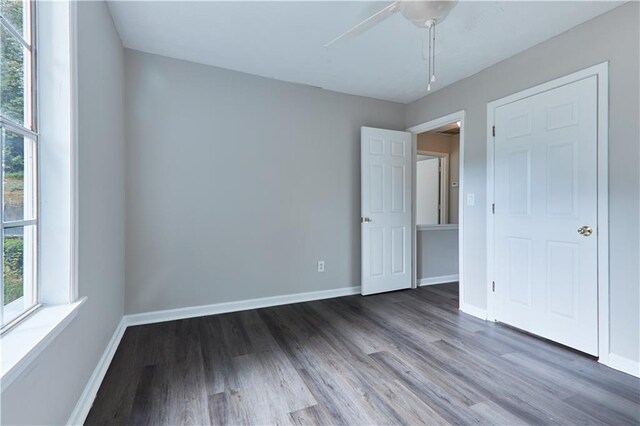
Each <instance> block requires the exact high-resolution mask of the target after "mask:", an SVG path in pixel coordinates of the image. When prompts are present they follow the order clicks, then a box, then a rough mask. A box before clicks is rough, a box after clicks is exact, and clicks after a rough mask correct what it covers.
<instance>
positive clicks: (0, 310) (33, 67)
mask: <svg viewBox="0 0 640 426" xmlns="http://www.w3.org/2000/svg"><path fill="white" fill-rule="evenodd" d="M22 4H23V7H24V9H23V10H24V11H23V13H24V14H25V15H26V18H23V31H22V32H20V31H19V30H17V29H16V28H15V27H14V26H13V25H12V24H11V22H10V21H9V20H8V19H6V18H5V17H4V16H3V15H2V14H0V26H2V27H3V28H4V29H5V30H6V31H7V32H8V33H9V34H10V35H11V36H12V37H13V38H15V39H16V41H17V42H18V43H19V44H20V45H21V46H22V48H23V52H24V55H25V60H26V57H27V56H28V60H29V71H28V73H29V74H28V78H25V79H24V82H23V85H24V87H23V90H24V95H23V96H24V109H25V110H28V111H26V112H28V115H26V114H25V116H24V117H25V119H23V121H24V123H23V124H20V123H17V122H15V121H14V120H12V119H11V118H10V117H7V116H5V115H2V114H1V113H0V132H1V133H0V137H2V139H3V141H2V142H3V146H4V133H5V131H9V132H11V133H14V134H17V135H19V136H20V137H22V138H23V139H24V141H25V144H26V141H27V140H28V141H32V143H33V147H34V148H33V153H32V154H33V162H32V167H33V169H34V170H33V171H32V172H33V180H32V182H29V186H30V187H31V188H32V189H33V218H31V219H24V217H23V218H22V220H18V221H8V222H5V218H4V170H1V171H0V172H2V173H3V182H2V187H3V188H2V190H1V191H0V206H2V208H1V209H0V241H1V242H2V250H0V264H1V265H2V273H1V274H0V282H2V286H1V288H0V336H1V335H3V334H4V333H6V332H7V331H9V330H10V329H12V328H13V327H15V326H16V325H17V324H19V323H20V322H22V321H23V320H24V319H25V318H27V317H29V316H30V315H31V314H33V313H34V312H35V311H37V310H38V308H40V307H41V306H42V304H41V301H40V286H39V279H38V277H39V275H40V226H39V225H40V216H39V213H40V202H39V200H40V197H39V192H40V191H39V188H40V181H39V175H40V173H39V170H40V167H39V155H38V154H39V151H40V143H39V142H40V137H39V136H40V135H39V133H38V84H37V83H38V80H37V76H38V73H37V71H38V67H37V40H38V38H37V25H36V24H37V20H36V1H34V0H23V1H22ZM26 25H28V28H26V27H25V26H26ZM25 36H26V37H27V38H25ZM25 146H26V145H25ZM25 151H26V150H25ZM2 153H3V154H4V149H3V148H2ZM25 159H26V156H25ZM26 167H27V166H26V164H25V169H26ZM27 179H28V178H27V173H25V177H24V184H23V191H25V189H24V188H26V187H27ZM27 226H35V236H34V238H33V243H34V244H35V248H34V250H32V252H33V259H32V264H33V270H32V284H30V285H32V287H33V288H32V291H33V296H32V298H33V303H32V304H30V305H29V306H28V307H26V308H25V309H23V310H22V312H21V313H20V314H19V315H17V316H16V317H15V318H13V319H11V320H10V321H7V322H6V323H5V322H4V311H5V304H4V237H5V229H11V228H20V227H22V229H23V230H24V229H25V228H26V227H27ZM24 235H25V233H24V232H23V244H25V242H26V241H27V239H25V237H24ZM26 252H27V250H24V246H23V265H24V257H25V253H26ZM23 268H24V266H23ZM25 275H26V273H25V271H24V269H23V280H24V277H25ZM23 286H24V281H23ZM23 288H24V287H23ZM22 297H24V293H23V296H22ZM16 300H19V299H16Z"/></svg>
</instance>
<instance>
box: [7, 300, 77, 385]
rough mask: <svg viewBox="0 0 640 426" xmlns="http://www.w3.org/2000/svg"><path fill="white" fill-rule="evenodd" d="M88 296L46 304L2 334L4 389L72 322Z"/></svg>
mask: <svg viewBox="0 0 640 426" xmlns="http://www.w3.org/2000/svg"><path fill="white" fill-rule="evenodd" d="M86 299H87V298H86V297H84V298H82V299H80V300H78V301H76V302H74V303H69V304H65V305H50V306H43V307H42V308H40V309H38V311H37V312H35V313H34V314H33V315H31V316H30V317H29V318H27V319H25V320H24V321H22V322H21V323H20V324H18V325H16V326H15V327H14V328H13V329H11V330H10V331H8V332H7V333H5V334H4V335H3V336H2V337H1V338H0V352H1V358H2V361H1V363H2V366H1V367H2V370H1V372H0V383H1V384H2V386H1V389H2V391H4V390H5V389H6V388H7V387H8V386H9V385H10V384H11V383H12V382H13V381H14V380H15V379H16V378H17V377H18V376H20V374H21V373H22V372H23V371H24V370H25V369H26V368H27V367H28V366H29V364H31V363H32V362H33V360H35V359H36V358H37V356H38V355H39V354H40V353H41V352H42V351H43V350H44V349H45V348H46V347H47V346H48V345H49V343H51V342H52V341H53V339H54V338H55V337H56V336H57V335H58V334H60V332H61V331H62V330H64V329H65V328H66V327H67V325H69V324H70V323H71V320H72V319H73V318H74V317H75V316H76V314H77V313H78V308H79V307H80V306H81V305H82V304H83V303H84V302H85V300H86Z"/></svg>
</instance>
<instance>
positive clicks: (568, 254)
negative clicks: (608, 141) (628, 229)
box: [494, 76, 598, 355]
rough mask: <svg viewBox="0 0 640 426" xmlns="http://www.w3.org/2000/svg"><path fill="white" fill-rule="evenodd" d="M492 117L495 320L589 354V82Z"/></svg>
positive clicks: (593, 253) (592, 134)
mask: <svg viewBox="0 0 640 426" xmlns="http://www.w3.org/2000/svg"><path fill="white" fill-rule="evenodd" d="M494 120H495V126H496V136H495V139H494V143H495V147H494V148H495V149H494V152H495V204H496V205H495V219H494V232H495V234H494V243H495V247H494V250H495V278H496V282H495V296H496V319H497V320H498V321H501V322H504V323H507V324H510V325H513V326H515V327H518V328H521V329H523V330H526V331H529V332H531V333H534V334H538V335H540V336H543V337H546V338H548V339H551V340H554V341H557V342H559V343H562V344H565V345H567V346H570V347H573V348H575V349H578V350H581V351H583V352H587V353H589V354H592V355H597V346H598V327H597V326H598V317H597V315H598V306H597V302H598V298H597V293H598V284H597V232H596V231H597V229H596V225H597V195H598V194H597V77H595V76H593V77H590V78H587V79H584V80H581V81H578V82H575V83H571V84H568V85H565V86H562V87H559V88H556V89H553V90H550V91H547V92H544V93H540V94H538V95H535V96H531V97H529V98H525V99H521V100H519V101H516V102H513V103H510V104H507V105H503V106H501V107H499V108H496V110H495V116H494ZM582 226H589V227H591V228H592V229H593V234H592V235H590V236H583V235H581V234H579V233H578V232H577V231H578V229H579V228H581V227H582Z"/></svg>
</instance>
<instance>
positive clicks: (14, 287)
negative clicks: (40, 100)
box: [0, 0, 25, 305]
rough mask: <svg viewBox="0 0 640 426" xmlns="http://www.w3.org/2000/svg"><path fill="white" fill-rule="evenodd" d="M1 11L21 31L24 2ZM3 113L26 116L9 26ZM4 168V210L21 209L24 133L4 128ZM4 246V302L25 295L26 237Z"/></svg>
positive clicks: (4, 44)
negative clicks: (24, 246) (24, 241)
mask: <svg viewBox="0 0 640 426" xmlns="http://www.w3.org/2000/svg"><path fill="white" fill-rule="evenodd" d="M0 10H1V11H2V15H3V16H4V17H5V18H6V19H7V20H8V21H9V22H10V23H11V24H12V25H13V26H14V28H15V29H17V30H18V31H22V21H23V3H22V2H21V1H14V0H0ZM0 50H1V55H0V56H1V57H0V81H1V87H0V106H1V110H0V113H1V114H2V115H3V116H5V117H7V118H9V119H11V120H13V121H15V122H17V123H18V124H22V123H23V120H24V84H25V81H24V79H25V73H24V64H25V62H24V59H25V58H24V54H25V53H24V49H23V46H22V44H20V42H19V41H18V40H17V39H16V38H15V37H14V36H13V35H12V34H11V33H10V32H9V31H7V30H6V28H4V27H1V28H0ZM2 172H3V185H4V198H5V200H4V201H5V206H4V207H3V208H5V212H6V211H7V210H8V209H9V210H11V211H19V212H20V213H21V210H22V209H21V205H22V199H23V183H24V142H23V139H22V137H21V136H19V135H17V134H15V133H10V132H5V138H4V144H3V146H2ZM3 250H4V264H3V272H4V288H3V290H4V303H5V305H6V304H7V303H10V302H12V301H13V300H16V299H18V298H20V297H22V295H23V291H24V290H23V268H22V264H23V237H22V235H5V239H4V242H3Z"/></svg>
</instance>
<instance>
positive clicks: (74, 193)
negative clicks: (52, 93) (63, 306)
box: [69, 1, 80, 301]
mask: <svg viewBox="0 0 640 426" xmlns="http://www.w3.org/2000/svg"><path fill="white" fill-rule="evenodd" d="M69 15H70V16H69V62H70V68H71V76H70V77H71V82H70V86H71V97H70V99H71V117H70V120H69V122H70V127H71V129H70V135H71V143H70V150H69V153H70V156H71V167H70V169H71V170H70V171H71V176H70V180H71V188H70V189H71V194H70V201H71V212H70V213H71V218H70V221H71V226H70V229H71V247H70V249H71V256H70V257H71V270H70V283H69V300H70V301H74V300H76V299H77V298H78V297H79V291H78V264H79V263H78V246H79V232H78V229H79V227H80V219H79V218H80V215H79V214H78V211H79V203H78V194H79V183H78V176H79V175H80V173H79V171H78V164H79V161H78V30H77V23H78V5H77V2H75V1H70V2H69Z"/></svg>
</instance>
